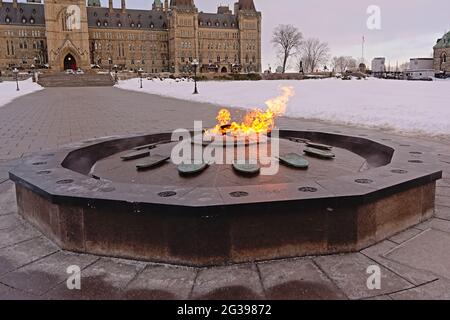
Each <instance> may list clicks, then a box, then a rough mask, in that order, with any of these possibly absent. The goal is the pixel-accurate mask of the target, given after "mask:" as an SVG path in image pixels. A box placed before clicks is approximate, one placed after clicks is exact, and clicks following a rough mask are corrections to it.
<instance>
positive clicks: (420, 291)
mask: <svg viewBox="0 0 450 320" xmlns="http://www.w3.org/2000/svg"><path fill="white" fill-rule="evenodd" d="M390 297H391V298H392V299H394V300H450V281H448V280H445V279H439V280H436V281H432V282H431V283H427V284H425V285H423V286H420V287H417V288H413V289H409V290H405V291H402V292H398V293H394V294H391V295H390Z"/></svg>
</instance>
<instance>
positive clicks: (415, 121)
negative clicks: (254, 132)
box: [117, 78, 450, 135]
mask: <svg viewBox="0 0 450 320" xmlns="http://www.w3.org/2000/svg"><path fill="white" fill-rule="evenodd" d="M281 86H292V87H293V88H294V89H295V96H294V97H293V98H292V99H291V101H290V102H289V105H288V111H287V116H291V117H300V118H306V119H319V120H325V121H331V122H334V123H342V124H351V125H357V126H365V127H377V128H383V129H393V130H396V131H399V132H404V133H414V134H427V135H450V96H449V93H450V81H434V82H422V81H417V82H416V81H397V80H379V79H373V78H372V79H369V80H360V81H358V80H351V81H342V80H337V79H325V80H305V81H255V82H253V81H242V82H231V81H211V82H200V83H199V91H200V94H199V95H193V94H192V91H193V87H194V84H193V82H188V81H179V82H176V81H175V80H165V81H160V80H144V89H139V80H137V79H131V80H127V81H122V82H120V83H119V84H118V85H117V87H119V88H122V89H127V90H135V91H143V92H146V93H151V94H158V95H162V96H168V97H174V98H179V99H185V100H192V101H198V102H209V103H214V104H218V105H220V106H223V107H243V108H255V107H259V108H265V104H264V101H266V100H268V99H270V98H273V97H275V96H277V95H278V94H279V88H280V87H281Z"/></svg>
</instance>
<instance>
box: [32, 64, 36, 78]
mask: <svg viewBox="0 0 450 320" xmlns="http://www.w3.org/2000/svg"><path fill="white" fill-rule="evenodd" d="M35 68H36V66H35V65H34V64H32V65H31V72H32V79H33V82H36V71H35V70H34V69H35Z"/></svg>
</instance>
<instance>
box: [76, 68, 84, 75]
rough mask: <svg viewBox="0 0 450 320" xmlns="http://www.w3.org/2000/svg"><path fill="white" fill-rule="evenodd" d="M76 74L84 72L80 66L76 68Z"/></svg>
mask: <svg viewBox="0 0 450 320" xmlns="http://www.w3.org/2000/svg"><path fill="white" fill-rule="evenodd" d="M76 73H77V74H84V71H83V70H81V69H80V68H78V70H77V72H76Z"/></svg>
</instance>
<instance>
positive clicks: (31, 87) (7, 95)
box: [0, 79, 44, 108]
mask: <svg viewBox="0 0 450 320" xmlns="http://www.w3.org/2000/svg"><path fill="white" fill-rule="evenodd" d="M19 88H20V91H17V90H16V82H15V81H3V82H1V83H0V108H1V107H3V106H4V105H6V104H8V103H10V102H11V101H13V100H14V99H16V98H18V97H21V96H24V95H26V94H30V93H33V92H36V91H39V90H42V89H44V88H42V87H41V86H40V85H38V84H37V83H33V81H32V80H31V79H28V80H24V81H19Z"/></svg>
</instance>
